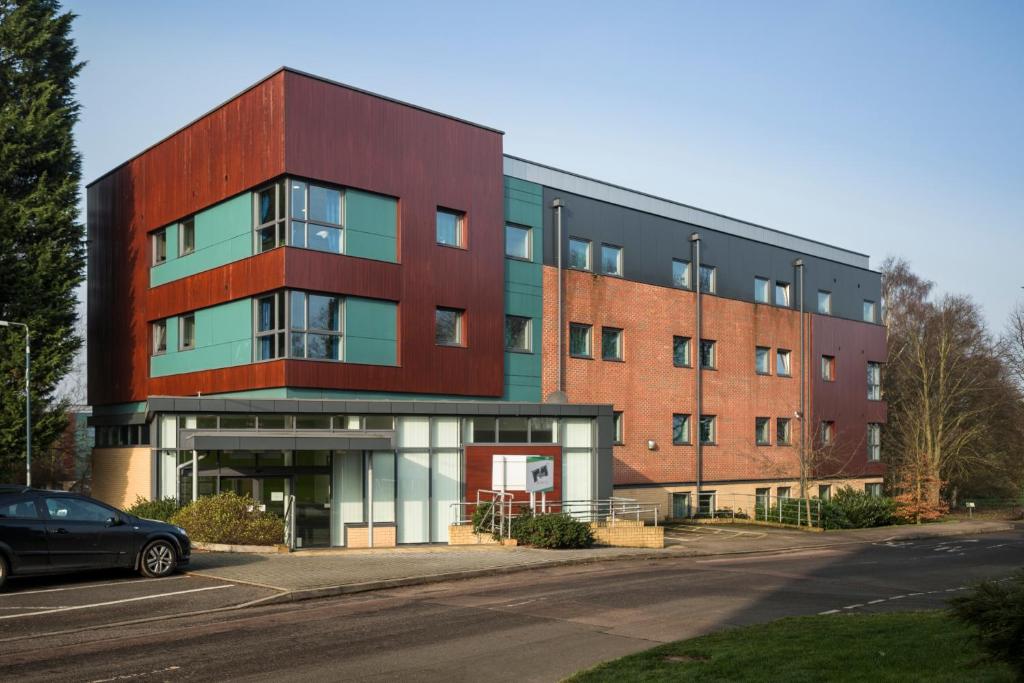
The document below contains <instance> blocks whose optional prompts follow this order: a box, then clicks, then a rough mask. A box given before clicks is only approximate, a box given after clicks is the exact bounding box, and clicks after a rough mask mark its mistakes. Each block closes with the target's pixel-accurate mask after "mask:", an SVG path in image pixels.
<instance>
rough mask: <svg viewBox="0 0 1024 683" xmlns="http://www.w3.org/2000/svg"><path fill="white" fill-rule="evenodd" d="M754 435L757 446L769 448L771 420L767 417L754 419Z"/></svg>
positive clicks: (770, 442)
mask: <svg viewBox="0 0 1024 683" xmlns="http://www.w3.org/2000/svg"><path fill="white" fill-rule="evenodd" d="M754 435H755V437H756V438H757V445H758V446H770V445H771V444H772V426H771V420H770V419H769V418H767V417H757V418H754Z"/></svg>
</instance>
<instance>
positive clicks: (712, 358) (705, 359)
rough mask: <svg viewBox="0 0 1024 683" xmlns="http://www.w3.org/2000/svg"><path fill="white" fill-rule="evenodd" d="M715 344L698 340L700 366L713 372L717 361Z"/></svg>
mask: <svg viewBox="0 0 1024 683" xmlns="http://www.w3.org/2000/svg"><path fill="white" fill-rule="evenodd" d="M717 355H718V354H717V353H716V349H715V342H714V341H713V340H711V339H701V340H700V366H701V367H702V368H704V369H706V370H714V369H715V363H716V362H717V361H718V358H717Z"/></svg>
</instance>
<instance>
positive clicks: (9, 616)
mask: <svg viewBox="0 0 1024 683" xmlns="http://www.w3.org/2000/svg"><path fill="white" fill-rule="evenodd" d="M234 586H235V584H233V583H229V584H225V585H222V586H206V587H205V588H190V589H189V590H184V591H173V592H170V593H157V594H156V595H142V596H139V597H137V598H124V599H122V600H111V601H109V602H94V603H92V604H91V605H74V606H71V607H58V608H56V609H48V610H44V611H42V612H23V613H21V614H4V615H0V620H4V619H17V618H19V617H34V616H38V615H40V614H56V613H58V612H70V611H72V610H78V609H89V608H90V607H107V606H109V605H120V604H122V603H125V602H138V601H139V600H153V599H155V598H169V597H171V596H172V595H184V594H186V593H199V592H202V591H215V590H219V589H221V588H234Z"/></svg>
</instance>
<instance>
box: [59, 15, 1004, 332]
mask: <svg viewBox="0 0 1024 683" xmlns="http://www.w3.org/2000/svg"><path fill="white" fill-rule="evenodd" d="M67 7H68V8H69V9H71V10H73V11H74V12H76V13H77V14H79V15H80V17H79V19H78V21H77V23H76V27H75V37H76V40H77V41H78V45H79V49H80V54H81V57H82V58H83V59H86V60H88V62H89V64H88V66H87V67H86V69H85V70H84V72H83V74H82V76H81V78H80V80H79V82H78V94H79V97H80V100H81V102H82V104H83V112H82V120H81V123H80V125H79V128H78V131H77V135H78V144H79V147H80V149H81V151H82V153H83V155H84V173H85V178H86V180H87V181H91V180H92V179H94V178H96V177H97V176H99V175H101V174H102V173H104V172H106V171H107V170H109V169H110V168H112V167H113V166H116V165H117V164H118V163H120V162H121V161H123V160H125V159H127V158H128V157H130V156H132V155H133V154H135V153H137V152H139V151H141V150H142V149H143V148H145V147H146V146H148V145H150V144H152V143H153V142H155V141H157V140H158V139H160V138H162V137H164V136H165V135H167V134H168V133H170V132H171V131H173V130H175V129H177V128H178V127H180V126H182V125H183V124H185V123H187V122H188V121H190V120H192V119H193V118H195V117H196V116H198V115H200V114H202V113H204V112H205V111H207V110H209V109H210V108H212V107H214V106H216V105H217V104H219V103H220V102H222V101H224V100H225V99H227V98H228V97H230V96H232V95H233V94H235V93H237V92H238V91H240V90H242V89H244V88H245V87H246V86H248V85H250V84H252V83H253V82H255V81H257V80H259V79H260V78H262V77H263V76H265V75H266V74H268V73H270V72H271V71H273V70H274V69H276V68H277V67H279V66H281V65H288V66H292V67H295V68H297V69H302V70H305V71H310V72H313V73H316V74H319V75H323V76H325V77H328V78H332V79H335V80H339V81H343V82H345V83H349V84H352V85H355V86H359V87H362V88H365V89H368V90H372V91H375V92H379V93H382V94H386V95H389V96H392V97H395V98H398V99H403V100H407V101H410V102H414V103H416V104H420V105H423V106H426V107H429V108H433V109H438V110H440V111H444V112H447V113H450V114H453V115H456V116H460V117H463V118H467V119H470V120H472V121H477V122H480V123H483V124H486V125H490V126H493V127H496V128H500V129H502V130H504V131H505V132H506V135H505V151H506V152H507V153H509V154H514V155H517V156H522V157H526V158H528V159H531V160H534V161H539V162H543V163H548V164H551V165H554V166H557V167H560V168H564V169H567V170H571V171H575V172H578V173H582V174H585V175H590V176H594V177H596V178H600V179H602V180H607V181H610V182H614V183H618V184H621V185H625V186H627V187H632V188H636V189H639V190H643V191H646V192H650V193H653V194H657V195H661V196H664V197H668V198H671V199H676V200H678V201H682V202H685V203H688V204H692V205H695V206H699V207H701V208H706V209H710V210H713V211H717V212H720V213H725V214H728V215H732V216H735V217H738V218H743V219H746V220H750V221H753V222H755V223H760V224H763V225H768V226H771V227H775V228H778V229H781V230H786V231H788V232H793V233H796V234H799V235H802V236H806V237H810V238H813V239H817V240H821V241H825V242H830V243H833V244H837V245H839V246H842V247H846V248H849V249H853V250H855V251H860V252H865V253H868V254H870V255H871V257H872V266H873V267H877V266H878V265H879V264H881V262H882V259H883V258H884V257H885V256H887V255H890V254H892V255H902V256H905V257H907V258H908V259H910V261H911V262H912V264H913V266H914V268H915V269H916V270H917V271H918V272H919V273H921V274H922V275H924V276H925V277H928V278H930V279H932V280H935V281H936V282H937V283H938V285H939V287H940V291H951V292H962V293H966V294H969V295H971V296H972V297H974V298H975V299H976V300H977V301H978V302H979V303H981V304H982V305H983V306H984V310H985V313H986V315H987V317H988V319H989V321H990V323H991V325H992V327H993V328H995V329H996V330H999V329H1001V328H1002V326H1003V321H1004V320H1005V318H1006V315H1007V313H1008V311H1009V310H1010V308H1011V307H1012V306H1013V305H1014V303H1015V302H1016V301H1018V300H1020V299H1021V298H1022V295H1024V290H1022V289H1021V286H1022V285H1024V269H1022V268H1021V265H1020V262H1021V260H1022V259H1021V257H1022V255H1024V218H1022V217H1024V40H1022V39H1021V36H1022V35H1024V3H1022V2H1015V1H1011V0H1006V1H1004V2H992V1H986V0H971V1H970V2H966V1H964V2H946V1H934V0H931V1H927V2H911V1H903V2H891V1H890V2H875V1H871V0H860V1H857V2H820V1H819V2H791V1H786V2H775V3H769V2H750V3H747V2H649V3H648V2H640V3H623V2H615V3H602V2H579V3H558V2H529V1H517V2H512V3H503V4H499V3H482V2H451V3H447V2H441V1H438V2H429V3H428V2H409V3H405V2H395V3H386V2H373V3H369V2H358V3H357V2H316V1H314V0H308V1H306V2H302V3H282V2H279V1H278V2H262V1H259V0H247V1H246V2H227V1H223V0H220V1H218V2H191V1H187V0H176V1H175V2H164V3H156V2H149V3H129V2H99V1H97V0H89V1H85V0H78V1H75V2H69V3H67Z"/></svg>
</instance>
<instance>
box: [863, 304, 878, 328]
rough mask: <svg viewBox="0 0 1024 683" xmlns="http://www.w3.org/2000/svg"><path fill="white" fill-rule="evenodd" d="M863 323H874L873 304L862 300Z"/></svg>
mask: <svg viewBox="0 0 1024 683" xmlns="http://www.w3.org/2000/svg"><path fill="white" fill-rule="evenodd" d="M864 321H865V322H869V323H873V322H875V302H874V301H868V300H866V299H865V300H864Z"/></svg>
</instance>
